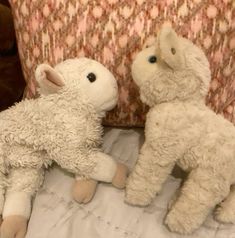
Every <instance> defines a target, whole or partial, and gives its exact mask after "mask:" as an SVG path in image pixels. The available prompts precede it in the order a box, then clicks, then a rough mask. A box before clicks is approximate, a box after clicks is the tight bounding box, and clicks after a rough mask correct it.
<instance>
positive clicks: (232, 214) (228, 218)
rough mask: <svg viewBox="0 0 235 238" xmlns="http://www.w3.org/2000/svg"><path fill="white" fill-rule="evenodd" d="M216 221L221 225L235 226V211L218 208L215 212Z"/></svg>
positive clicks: (228, 208)
mask: <svg viewBox="0 0 235 238" xmlns="http://www.w3.org/2000/svg"><path fill="white" fill-rule="evenodd" d="M215 220H217V221H218V222H221V223H233V224H235V211H234V210H233V209H231V208H230V207H226V208H225V207H218V208H217V209H216V210H215Z"/></svg>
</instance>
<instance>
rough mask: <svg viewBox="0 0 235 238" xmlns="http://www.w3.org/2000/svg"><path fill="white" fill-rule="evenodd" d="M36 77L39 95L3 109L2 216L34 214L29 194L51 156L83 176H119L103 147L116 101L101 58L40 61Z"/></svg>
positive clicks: (0, 153)
mask: <svg viewBox="0 0 235 238" xmlns="http://www.w3.org/2000/svg"><path fill="white" fill-rule="evenodd" d="M90 73H93V75H92V78H91V79H92V80H91V81H90V78H89V77H88V75H89V74H90ZM94 75H95V76H96V78H94ZM90 77H91V76H90ZM36 80H37V81H38V83H39V86H40V94H41V95H40V97H39V98H37V99H35V100H24V101H22V102H20V103H18V104H17V105H15V106H13V107H11V108H10V109H8V110H6V111H3V112H2V113H0V125H1V126H0V215H1V214H3V218H5V217H8V216H11V215H19V216H23V217H25V218H28V217H29V216H30V210H31V206H30V203H31V198H32V196H33V195H34V194H35V192H36V191H37V189H38V188H39V186H40V185H41V184H42V182H43V178H44V168H45V167H47V166H49V165H50V164H51V163H52V162H53V161H55V162H56V163H57V164H59V165H60V166H61V167H62V168H64V169H66V170H67V171H69V172H72V173H74V174H76V175H82V176H83V177H85V178H92V179H95V180H100V181H105V182H111V181H112V178H113V177H114V175H115V170H116V163H115V162H114V160H112V158H111V157H109V156H108V155H106V154H104V153H102V152H101V151H100V149H99V146H100V144H101V141H102V139H101V135H102V126H101V120H102V117H103V116H104V115H105V112H106V111H108V110H110V109H111V108H112V107H114V106H115V105H116V102H117V84H116V80H115V79H114V77H113V75H112V74H111V73H110V72H109V71H108V70H107V69H106V68H105V67H104V66H102V65H101V64H99V63H98V62H96V61H93V60H90V59H87V58H81V59H72V60H67V61H64V62H62V63H61V64H59V65H57V66H56V67H55V69H53V68H51V67H50V66H49V65H45V64H43V65H40V66H39V67H38V68H37V70H36ZM107 90H108V91H107ZM104 92H105V93H104Z"/></svg>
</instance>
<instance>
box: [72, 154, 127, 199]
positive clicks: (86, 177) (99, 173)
mask: <svg viewBox="0 0 235 238" xmlns="http://www.w3.org/2000/svg"><path fill="white" fill-rule="evenodd" d="M87 161H90V162H91V163H92V164H94V165H95V166H94V168H93V170H92V171H91V172H90V173H86V172H84V171H85V170H84V171H81V173H82V172H83V174H82V176H81V175H79V176H77V178H76V181H75V183H74V185H73V189H72V195H73V197H74V199H75V200H76V201H77V202H79V203H87V202H89V201H90V200H91V199H92V198H93V196H94V194H95V191H96V187H97V183H98V182H97V181H102V182H107V183H110V182H111V183H112V184H113V186H114V187H116V188H119V189H122V188H124V187H125V185H126V178H127V174H128V168H127V167H126V166H125V165H123V164H121V163H117V162H116V161H115V160H113V158H112V157H111V156H109V155H107V154H105V153H103V152H101V151H96V150H94V151H92V152H90V153H89V155H88V156H87Z"/></svg>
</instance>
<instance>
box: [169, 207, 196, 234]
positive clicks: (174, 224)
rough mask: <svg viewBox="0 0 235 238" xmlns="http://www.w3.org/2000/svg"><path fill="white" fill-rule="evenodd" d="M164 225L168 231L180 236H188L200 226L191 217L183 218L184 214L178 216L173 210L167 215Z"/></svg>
mask: <svg viewBox="0 0 235 238" xmlns="http://www.w3.org/2000/svg"><path fill="white" fill-rule="evenodd" d="M189 212H190V211H189ZM165 224H166V225H167V226H168V228H169V230H170V231H172V232H176V233H179V234H182V235H189V234H191V233H193V232H194V231H195V230H196V229H197V228H198V227H199V226H200V224H198V223H197V222H196V221H195V220H194V219H193V216H184V214H180V213H178V212H175V211H173V210H171V211H170V212H169V213H168V214H167V216H166V219H165Z"/></svg>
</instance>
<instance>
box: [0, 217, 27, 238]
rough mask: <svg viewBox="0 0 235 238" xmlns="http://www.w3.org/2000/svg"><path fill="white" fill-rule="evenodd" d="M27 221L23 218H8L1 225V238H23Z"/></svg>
mask: <svg viewBox="0 0 235 238" xmlns="http://www.w3.org/2000/svg"><path fill="white" fill-rule="evenodd" d="M27 222H28V220H27V219H26V218H25V217H23V216H8V217H6V218H5V219H4V220H3V222H2V225H1V230H0V237H1V238H24V237H25V235H26V231H27Z"/></svg>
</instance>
